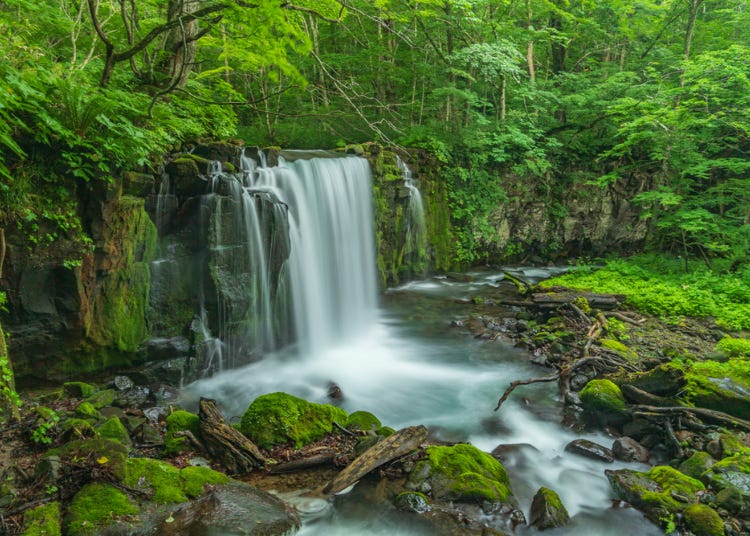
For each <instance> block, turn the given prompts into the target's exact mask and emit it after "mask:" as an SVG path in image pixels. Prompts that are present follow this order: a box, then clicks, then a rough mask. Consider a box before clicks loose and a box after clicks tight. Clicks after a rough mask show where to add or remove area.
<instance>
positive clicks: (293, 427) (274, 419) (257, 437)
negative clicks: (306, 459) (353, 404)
mask: <svg viewBox="0 0 750 536" xmlns="http://www.w3.org/2000/svg"><path fill="white" fill-rule="evenodd" d="M347 420H348V415H347V413H346V412H345V411H344V410H343V409H340V408H337V407H335V406H332V405H330V404H316V403H314V402H308V401H307V400H303V399H302V398H297V397H296V396H292V395H289V394H287V393H270V394H267V395H262V396H259V397H258V398H256V399H255V400H254V401H253V402H252V403H251V404H250V406H249V407H248V408H247V411H245V413H244V415H243V416H242V420H241V421H240V432H242V433H243V434H245V435H246V436H247V437H248V438H250V439H251V440H252V441H253V442H254V443H255V444H256V445H258V446H259V447H261V448H271V447H272V446H274V445H284V444H287V443H290V444H292V445H293V446H294V448H301V447H303V446H304V445H307V444H309V443H312V442H313V441H316V440H318V439H321V438H322V437H324V436H325V435H326V434H329V433H331V432H332V431H333V426H334V425H333V423H334V422H336V423H338V424H341V425H342V426H343V425H344V424H345V423H346V422H347Z"/></svg>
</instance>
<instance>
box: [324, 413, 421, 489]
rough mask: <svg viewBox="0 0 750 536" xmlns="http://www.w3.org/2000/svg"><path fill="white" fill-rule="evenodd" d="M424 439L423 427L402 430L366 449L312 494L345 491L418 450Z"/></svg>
mask: <svg viewBox="0 0 750 536" xmlns="http://www.w3.org/2000/svg"><path fill="white" fill-rule="evenodd" d="M425 439H427V428H425V427H424V426H421V425H420V426H410V427H408V428H403V429H401V430H399V431H398V432H396V433H395V434H393V435H391V436H388V437H386V438H385V439H383V440H382V441H379V442H378V443H376V444H375V445H373V446H372V447H370V448H369V449H367V450H366V451H365V452H363V453H362V454H361V455H360V456H359V457H357V458H356V459H355V460H354V461H353V462H352V463H350V464H349V465H348V466H346V468H344V470H343V471H341V472H340V473H339V474H338V475H336V476H335V477H334V478H333V480H331V481H330V482H329V483H328V484H326V485H325V486H323V488H322V489H319V490H316V491H315V492H313V494H314V495H323V496H325V495H333V494H335V493H338V492H340V491H342V490H345V489H346V488H348V487H349V486H351V485H352V484H354V483H355V482H357V481H358V480H359V479H360V478H362V477H363V476H365V475H366V474H367V473H369V472H370V471H372V470H373V469H376V468H378V467H380V466H381V465H383V464H384V463H388V462H390V461H391V460H395V459H396V458H400V457H401V456H405V455H406V454H409V453H410V452H411V451H412V450H414V449H416V448H418V447H419V446H420V445H421V444H422V442H423V441H424V440H425Z"/></svg>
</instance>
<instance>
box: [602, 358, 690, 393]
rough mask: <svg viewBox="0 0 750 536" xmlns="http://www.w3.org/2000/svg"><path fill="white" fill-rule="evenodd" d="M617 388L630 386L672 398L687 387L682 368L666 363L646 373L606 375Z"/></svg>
mask: <svg viewBox="0 0 750 536" xmlns="http://www.w3.org/2000/svg"><path fill="white" fill-rule="evenodd" d="M607 378H608V379H610V380H612V381H613V382H614V383H616V384H617V385H618V386H623V385H632V386H633V387H637V388H638V389H640V390H641V391H646V392H647V393H651V394H652V395H657V396H674V395H676V394H677V393H679V392H680V391H682V390H683V389H684V388H685V386H686V385H687V380H686V379H685V370H684V368H683V367H682V366H679V365H675V364H672V363H666V364H663V365H659V366H658V367H654V368H652V369H651V370H648V371H646V372H632V373H620V374H613V375H608V376H607Z"/></svg>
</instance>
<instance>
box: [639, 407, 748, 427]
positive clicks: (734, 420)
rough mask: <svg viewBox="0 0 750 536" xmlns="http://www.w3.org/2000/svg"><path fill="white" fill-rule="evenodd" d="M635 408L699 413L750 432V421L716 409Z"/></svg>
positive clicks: (661, 411) (685, 413) (684, 413)
mask: <svg viewBox="0 0 750 536" xmlns="http://www.w3.org/2000/svg"><path fill="white" fill-rule="evenodd" d="M633 410H634V411H637V412H645V413H646V414H648V413H651V414H660V415H688V416H694V415H697V416H699V417H700V418H702V419H703V420H707V421H710V422H714V423H717V424H721V425H724V426H729V427H732V428H739V429H740V430H744V431H746V432H750V421H746V420H744V419H740V418H738V417H734V416H732V415H728V414H726V413H722V412H721V411H714V410H711V409H706V408H689V407H687V406H669V407H660V406H647V405H636V406H633Z"/></svg>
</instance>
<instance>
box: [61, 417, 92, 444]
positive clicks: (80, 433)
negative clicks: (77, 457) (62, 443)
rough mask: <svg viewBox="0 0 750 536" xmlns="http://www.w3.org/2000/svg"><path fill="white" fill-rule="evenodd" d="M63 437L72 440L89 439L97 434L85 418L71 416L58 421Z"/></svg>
mask: <svg viewBox="0 0 750 536" xmlns="http://www.w3.org/2000/svg"><path fill="white" fill-rule="evenodd" d="M60 431H61V432H62V437H63V439H65V440H67V441H74V440H77V439H91V438H94V437H96V436H97V433H96V430H94V427H93V426H92V425H91V423H90V422H89V421H87V420H86V419H78V418H75V417H73V418H71V419H65V420H64V421H62V422H61V423H60Z"/></svg>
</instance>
